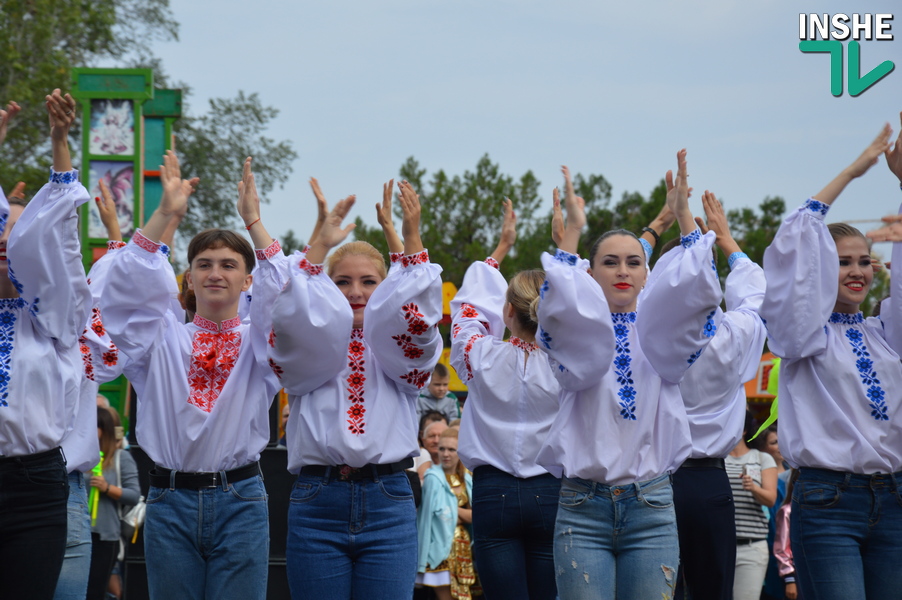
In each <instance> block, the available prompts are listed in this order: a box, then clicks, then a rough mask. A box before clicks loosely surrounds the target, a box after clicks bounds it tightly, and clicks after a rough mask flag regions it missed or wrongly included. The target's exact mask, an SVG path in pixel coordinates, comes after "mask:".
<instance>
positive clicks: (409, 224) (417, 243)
mask: <svg viewBox="0 0 902 600" xmlns="http://www.w3.org/2000/svg"><path fill="white" fill-rule="evenodd" d="M398 189H399V190H400V192H401V194H400V195H399V196H398V202H399V204H400V205H401V212H402V213H403V215H404V217H403V219H402V221H401V237H403V238H404V254H406V255H408V256H410V255H411V254H418V253H420V252H422V251H423V240H422V239H421V238H420V197H419V196H418V195H417V193H416V191H415V190H414V189H413V187H412V186H411V185H410V183H408V182H407V181H406V180H405V181H401V182H399V183H398Z"/></svg>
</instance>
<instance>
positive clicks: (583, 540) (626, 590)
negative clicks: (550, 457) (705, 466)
mask: <svg viewBox="0 0 902 600" xmlns="http://www.w3.org/2000/svg"><path fill="white" fill-rule="evenodd" d="M679 560H680V544H679V538H678V537H677V526H676V514H675V513H674V509H673V489H672V488H671V485H670V475H669V474H666V473H665V474H664V475H661V476H660V477H656V478H655V479H650V480H648V481H640V482H637V483H633V484H629V485H619V486H609V485H605V484H603V483H598V482H595V481H588V480H585V479H579V478H572V479H571V478H569V477H565V478H564V480H563V482H562V484H561V496H560V501H559V503H558V512H557V522H556V524H555V527H554V568H555V573H556V575H557V589H558V594H560V598H561V600H602V599H606V598H611V599H613V598H670V597H671V596H672V595H673V589H674V586H675V584H676V573H677V566H678V565H679Z"/></svg>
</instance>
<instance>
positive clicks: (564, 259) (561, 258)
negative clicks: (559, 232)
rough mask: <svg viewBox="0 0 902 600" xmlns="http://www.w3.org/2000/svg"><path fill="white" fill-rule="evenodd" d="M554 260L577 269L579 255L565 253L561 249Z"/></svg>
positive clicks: (555, 254)
mask: <svg viewBox="0 0 902 600" xmlns="http://www.w3.org/2000/svg"><path fill="white" fill-rule="evenodd" d="M554 260H556V261H558V262H561V263H564V264H565V265H570V266H571V267H575V266H576V263H577V261H579V255H578V254H570V253H569V252H565V251H564V250H561V249H560V248H558V249H557V251H556V252H555V253H554Z"/></svg>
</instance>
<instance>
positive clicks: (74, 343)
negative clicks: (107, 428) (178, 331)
mask: <svg viewBox="0 0 902 600" xmlns="http://www.w3.org/2000/svg"><path fill="white" fill-rule="evenodd" d="M88 198H89V195H88V192H87V190H85V188H84V186H82V185H81V184H80V183H79V182H78V171H75V170H72V171H67V172H64V173H57V172H54V171H51V176H50V183H48V184H47V185H45V186H44V187H42V188H41V189H40V191H39V192H38V193H37V194H36V195H35V196H34V198H32V200H31V202H29V204H28V206H27V207H26V208H25V210H24V211H23V212H22V215H21V216H20V217H19V220H18V222H17V223H16V226H15V228H13V231H12V233H11V235H10V239H9V243H8V246H7V249H6V253H7V258H8V266H9V277H10V279H11V280H12V282H13V285H14V286H15V288H16V290H17V291H18V293H19V298H5V299H0V456H24V455H29V454H36V453H39V452H44V451H47V450H52V449H53V448H56V447H57V446H59V445H60V443H61V442H62V440H63V438H64V437H65V435H66V433H67V432H68V431H69V430H71V429H72V427H73V426H74V421H75V418H76V414H77V412H78V398H79V386H80V382H81V379H82V377H83V370H82V361H81V357H80V353H79V349H78V336H79V333H80V332H81V331H82V329H83V328H84V325H85V323H86V322H87V319H88V314H89V313H90V310H91V293H90V291H89V290H88V284H87V281H86V280H85V271H84V267H83V266H82V262H81V246H80V244H79V241H78V228H77V222H78V216H77V214H76V209H77V208H78V206H80V205H82V204H84V203H85V202H86V201H87V200H88ZM0 213H2V217H3V222H4V223H3V224H4V225H5V222H6V218H7V217H8V215H9V205H8V204H7V203H6V202H5V197H4V198H3V202H2V206H0ZM95 437H96V429H95Z"/></svg>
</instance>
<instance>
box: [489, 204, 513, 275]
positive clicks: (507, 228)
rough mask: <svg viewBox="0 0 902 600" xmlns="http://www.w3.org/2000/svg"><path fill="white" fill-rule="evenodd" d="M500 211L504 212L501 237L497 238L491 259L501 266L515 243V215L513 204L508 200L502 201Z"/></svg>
mask: <svg viewBox="0 0 902 600" xmlns="http://www.w3.org/2000/svg"><path fill="white" fill-rule="evenodd" d="M502 210H503V211H504V221H503V222H502V223H501V235H500V236H499V238H498V246H497V247H496V248H495V251H494V252H492V258H494V259H495V260H496V261H497V262H498V264H501V261H502V260H504V257H505V256H507V253H508V252H510V249H511V248H513V247H514V243H516V241H517V214H516V213H515V212H514V203H513V202H511V199H510V198H505V199H504V203H503V204H502Z"/></svg>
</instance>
